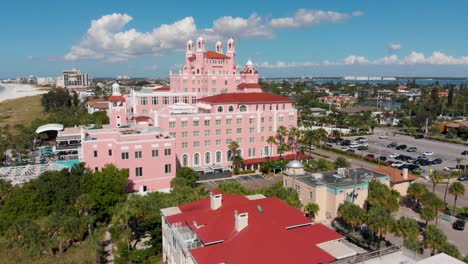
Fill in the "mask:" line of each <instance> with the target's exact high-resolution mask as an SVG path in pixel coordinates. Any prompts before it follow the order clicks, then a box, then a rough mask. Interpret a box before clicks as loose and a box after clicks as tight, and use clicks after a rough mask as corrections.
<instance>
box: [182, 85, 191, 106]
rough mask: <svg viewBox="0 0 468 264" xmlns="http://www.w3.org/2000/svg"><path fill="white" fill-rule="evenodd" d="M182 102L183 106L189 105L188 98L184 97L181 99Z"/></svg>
mask: <svg viewBox="0 0 468 264" xmlns="http://www.w3.org/2000/svg"><path fill="white" fill-rule="evenodd" d="M185 92H187V88H185ZM182 101H183V102H184V104H189V103H190V102H189V99H188V96H184V97H182Z"/></svg>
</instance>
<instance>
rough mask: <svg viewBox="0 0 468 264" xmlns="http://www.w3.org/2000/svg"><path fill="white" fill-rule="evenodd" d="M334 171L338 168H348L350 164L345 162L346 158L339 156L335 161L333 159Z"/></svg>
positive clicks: (347, 161)
mask: <svg viewBox="0 0 468 264" xmlns="http://www.w3.org/2000/svg"><path fill="white" fill-rule="evenodd" d="M334 164H335V169H338V168H348V167H350V166H351V163H350V162H349V160H347V159H346V158H344V157H341V156H338V157H337V158H336V159H335V162H334Z"/></svg>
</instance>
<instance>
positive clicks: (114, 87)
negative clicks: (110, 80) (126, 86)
mask: <svg viewBox="0 0 468 264" xmlns="http://www.w3.org/2000/svg"><path fill="white" fill-rule="evenodd" d="M112 95H114V96H120V95H121V94H120V85H119V84H118V83H117V82H115V83H114V84H112Z"/></svg>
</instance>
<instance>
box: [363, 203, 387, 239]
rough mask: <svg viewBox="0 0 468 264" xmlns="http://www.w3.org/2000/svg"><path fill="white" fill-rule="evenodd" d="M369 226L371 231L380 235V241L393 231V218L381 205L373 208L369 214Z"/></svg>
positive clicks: (367, 221)
mask: <svg viewBox="0 0 468 264" xmlns="http://www.w3.org/2000/svg"><path fill="white" fill-rule="evenodd" d="M366 223H367V225H368V226H369V229H370V230H372V231H374V232H376V233H377V234H378V235H379V241H381V240H382V238H383V237H384V236H385V234H386V233H387V232H388V231H390V230H391V228H392V225H393V217H391V215H390V214H389V212H388V211H387V209H385V207H383V206H381V205H376V206H372V207H371V209H370V210H369V212H368V213H367V220H366Z"/></svg>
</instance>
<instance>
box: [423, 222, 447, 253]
mask: <svg viewBox="0 0 468 264" xmlns="http://www.w3.org/2000/svg"><path fill="white" fill-rule="evenodd" d="M423 243H424V246H425V247H426V248H429V249H431V256H433V255H434V253H435V250H436V249H437V250H440V249H441V248H442V247H443V245H444V244H445V243H447V236H446V235H445V234H444V232H442V231H441V230H440V229H439V228H437V227H436V226H435V225H429V226H428V227H427V228H426V234H425V235H424V240H423Z"/></svg>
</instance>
